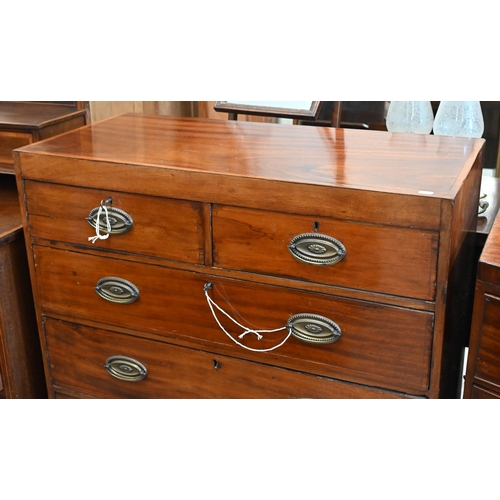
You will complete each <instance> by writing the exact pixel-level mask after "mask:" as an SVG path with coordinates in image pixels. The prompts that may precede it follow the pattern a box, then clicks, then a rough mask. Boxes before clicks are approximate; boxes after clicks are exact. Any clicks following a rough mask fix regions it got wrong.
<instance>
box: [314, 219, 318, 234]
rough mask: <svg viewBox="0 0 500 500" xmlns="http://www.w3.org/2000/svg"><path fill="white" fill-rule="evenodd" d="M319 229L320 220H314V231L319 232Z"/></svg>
mask: <svg viewBox="0 0 500 500" xmlns="http://www.w3.org/2000/svg"><path fill="white" fill-rule="evenodd" d="M318 231H319V222H318V221H317V220H316V221H314V232H315V233H317V232H318Z"/></svg>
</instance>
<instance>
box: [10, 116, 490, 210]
mask: <svg viewBox="0 0 500 500" xmlns="http://www.w3.org/2000/svg"><path fill="white" fill-rule="evenodd" d="M483 145H484V140H483V139H463V138H450V137H436V136H431V135H413V134H393V133H389V132H385V131H370V130H368V131H366V130H350V129H339V128H327V127H303V126H292V125H280V124H271V123H251V122H239V121H222V120H205V119H198V118H176V117H169V116H159V115H142V114H124V115H119V116H116V117H112V118H110V119H108V120H104V121H101V122H98V123H95V124H93V125H90V126H87V127H83V128H81V129H78V130H76V131H74V132H71V133H68V134H64V135H62V136H59V137H56V138H53V139H50V140H48V141H44V142H41V143H35V144H32V145H29V146H26V147H24V148H22V149H21V150H19V151H23V152H26V153H28V152H36V153H43V154H46V155H54V156H56V157H65V158H66V157H70V158H77V159H87V160H90V161H94V160H101V161H107V162H112V163H117V162H119V163H125V164H134V165H147V166H151V167H155V168H157V169H162V170H179V169H182V170H188V171H190V172H193V173H194V172H199V173H207V172H210V173H215V174H219V175H221V176H230V177H235V176H236V177H245V178H250V177H251V178H256V179H270V180H277V181H285V182H292V183H299V184H314V185H321V186H336V187H347V188H352V189H361V190H370V191H380V192H393V193H401V194H410V195H423V196H430V197H437V198H449V199H453V198H454V196H455V194H456V193H457V192H458V190H459V188H460V186H461V184H462V182H463V180H464V179H465V176H466V175H467V172H468V170H469V168H470V166H471V164H472V163H473V161H474V160H475V158H476V156H477V154H478V152H479V151H480V149H481V148H482V147H483ZM26 163H27V162H26ZM55 168H60V169H62V168H63V167H55ZM65 172H67V170H66V171H65ZM54 175H56V174H54ZM57 175H59V176H60V175H61V170H60V171H58V172H57ZM68 175H69V174H68ZM158 176H159V177H158V181H160V180H161V179H167V178H168V175H166V174H165V172H163V173H162V172H160V171H158ZM394 210H397V207H394Z"/></svg>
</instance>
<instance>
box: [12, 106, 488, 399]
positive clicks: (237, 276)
mask: <svg viewBox="0 0 500 500" xmlns="http://www.w3.org/2000/svg"><path fill="white" fill-rule="evenodd" d="M483 145H484V141H483V140H467V139H453V138H446V137H434V136H416V135H411V134H409V135H403V134H390V133H387V132H378V131H358V130H344V129H334V128H316V127H301V126H291V125H277V124H267V123H248V122H237V121H227V122H224V121H220V120H215V121H211V120H201V119H190V118H185V119H182V118H173V117H166V116H148V115H139V114H126V115H120V116H117V117H113V118H111V119H109V120H105V121H102V122H99V123H95V124H93V125H91V126H87V127H84V128H81V129H79V130H77V131H74V132H71V133H68V134H65V135H64V136H60V137H57V138H54V139H50V140H48V141H44V142H43V143H39V144H33V145H30V146H27V147H24V148H21V149H19V150H17V151H15V152H14V156H15V162H16V175H17V181H18V183H19V188H20V190H21V192H22V195H21V200H22V204H23V217H24V223H25V229H26V237H27V245H28V252H29V255H30V265H31V275H32V281H33V289H34V295H35V303H36V309H37V317H38V326H39V332H40V339H41V342H42V344H43V352H44V353H46V356H45V370H46V376H47V380H48V386H49V387H48V389H49V394H50V396H51V397H98V398H105V397H115V398H126V397H127V398H128V397H135V398H179V397H188V398H198V397H209V398H215V397H221V398H251V397H257V398H266V397H272V398H278V397H299V398H363V397H366V398H390V397H424V398H437V397H457V396H458V394H459V387H460V379H461V373H462V371H461V370H462V362H463V361H462V360H463V349H464V347H465V345H466V342H467V334H468V331H469V327H470V311H471V309H472V306H471V302H472V301H471V295H472V292H470V293H469V292H468V290H469V289H472V291H473V284H472V285H471V283H472V282H473V279H474V270H473V269H472V268H473V265H472V255H473V251H474V241H473V237H474V229H475V224H476V219H477V206H478V199H479V186H480V181H481V170H482V160H483ZM471 237H472V241H471Z"/></svg>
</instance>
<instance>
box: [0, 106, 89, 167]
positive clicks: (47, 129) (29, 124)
mask: <svg viewBox="0 0 500 500" xmlns="http://www.w3.org/2000/svg"><path fill="white" fill-rule="evenodd" d="M86 123H87V111H86V110H85V107H84V105H83V103H80V102H76V101H59V102H55V101H53V102H48V101H46V102H33V101H32V102H30V101H0V174H1V173H11V174H13V173H14V160H13V158H12V151H13V150H14V149H16V148H19V147H22V146H25V145H27V144H31V143H33V142H36V141H40V140H42V139H47V138H49V137H52V136H55V135H58V134H62V133H63V132H66V131H68V130H72V129H74V128H78V127H81V126H83V125H85V124H86Z"/></svg>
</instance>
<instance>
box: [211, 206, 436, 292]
mask: <svg viewBox="0 0 500 500" xmlns="http://www.w3.org/2000/svg"><path fill="white" fill-rule="evenodd" d="M395 209H396V208H395ZM213 239H214V265H215V266H217V267H221V268H224V269H238V270H243V271H253V272H258V273H263V274H268V275H269V274H270V275H274V276H277V275H278V276H287V277H293V278H299V279H303V280H307V281H311V282H316V283H325V284H330V285H337V286H341V287H348V288H354V289H361V290H368V291H373V292H381V293H387V294H393V295H399V296H406V297H412V298H417V299H424V300H434V298H435V290H436V269H437V251H438V243H439V238H438V233H437V232H435V231H425V230H420V229H410V228H398V227H390V226H380V225H373V224H363V223H356V222H349V221H341V220H334V219H330V218H324V217H323V218H322V217H316V216H310V217H309V216H299V215H291V214H284V213H277V212H269V211H261V210H252V209H242V208H236V207H230V206H216V207H214V209H213Z"/></svg>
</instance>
